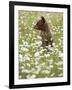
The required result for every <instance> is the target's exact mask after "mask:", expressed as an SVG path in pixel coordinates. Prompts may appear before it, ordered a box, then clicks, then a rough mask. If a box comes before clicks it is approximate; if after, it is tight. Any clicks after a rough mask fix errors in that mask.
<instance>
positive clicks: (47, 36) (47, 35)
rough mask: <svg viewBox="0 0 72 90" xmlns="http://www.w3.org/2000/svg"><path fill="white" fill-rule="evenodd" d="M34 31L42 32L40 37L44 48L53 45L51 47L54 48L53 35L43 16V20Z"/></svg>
mask: <svg viewBox="0 0 72 90" xmlns="http://www.w3.org/2000/svg"><path fill="white" fill-rule="evenodd" d="M34 29H37V30H40V31H41V33H40V36H41V37H42V47H46V46H48V45H51V47H53V45H52V44H53V40H52V33H51V31H50V28H49V26H48V23H47V21H46V20H45V18H44V17H43V16H41V19H40V20H38V21H37V23H36V25H35V26H34Z"/></svg>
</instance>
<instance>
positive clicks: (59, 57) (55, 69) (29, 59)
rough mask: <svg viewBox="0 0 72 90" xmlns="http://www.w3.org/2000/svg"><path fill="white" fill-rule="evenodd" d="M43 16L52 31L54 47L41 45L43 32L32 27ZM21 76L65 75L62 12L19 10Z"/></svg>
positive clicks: (47, 76) (29, 77) (45, 76)
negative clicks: (41, 33)
mask: <svg viewBox="0 0 72 90" xmlns="http://www.w3.org/2000/svg"><path fill="white" fill-rule="evenodd" d="M41 16H44V17H45V19H46V20H47V21H48V24H49V27H50V29H51V31H52V33H53V40H54V43H53V47H51V46H50V45H49V46H48V47H46V48H48V50H47V49H44V48H43V47H41V43H42V42H41V37H40V31H39V30H35V29H34V28H33V26H34V25H35V23H36V22H37V20H38V19H40V17H41ZM18 17H19V18H18V24H19V45H18V53H19V79H34V78H51V77H52V78H53V77H62V76H63V13H56V12H55V13H54V12H53V13H50V12H48V13H47V12H31V11H30V12H26V11H23V10H21V11H19V12H18Z"/></svg>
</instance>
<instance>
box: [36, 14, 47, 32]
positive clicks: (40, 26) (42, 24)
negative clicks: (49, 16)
mask: <svg viewBox="0 0 72 90" xmlns="http://www.w3.org/2000/svg"><path fill="white" fill-rule="evenodd" d="M45 23H46V20H45V18H44V17H43V16H41V19H40V20H38V21H37V23H36V25H35V26H34V29H38V30H44V28H45Z"/></svg>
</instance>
